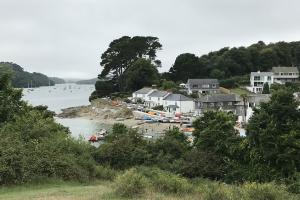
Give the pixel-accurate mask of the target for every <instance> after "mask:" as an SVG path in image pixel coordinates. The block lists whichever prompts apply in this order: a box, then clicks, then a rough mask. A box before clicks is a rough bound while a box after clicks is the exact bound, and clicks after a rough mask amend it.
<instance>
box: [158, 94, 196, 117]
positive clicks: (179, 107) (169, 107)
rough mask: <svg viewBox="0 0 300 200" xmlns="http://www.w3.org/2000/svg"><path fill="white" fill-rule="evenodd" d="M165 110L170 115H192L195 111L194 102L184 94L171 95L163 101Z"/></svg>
mask: <svg viewBox="0 0 300 200" xmlns="http://www.w3.org/2000/svg"><path fill="white" fill-rule="evenodd" d="M163 106H164V109H165V110H166V111H168V112H170V113H174V114H175V113H190V112H194V110H195V103H194V100H193V99H191V98H188V97H186V96H184V95H182V94H169V95H167V96H166V97H165V98H164V99H163Z"/></svg>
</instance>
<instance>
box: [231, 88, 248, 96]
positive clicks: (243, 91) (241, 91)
mask: <svg viewBox="0 0 300 200" xmlns="http://www.w3.org/2000/svg"><path fill="white" fill-rule="evenodd" d="M230 92H231V93H233V94H238V95H242V94H253V93H252V92H250V91H249V90H247V89H246V88H233V89H231V90H230Z"/></svg>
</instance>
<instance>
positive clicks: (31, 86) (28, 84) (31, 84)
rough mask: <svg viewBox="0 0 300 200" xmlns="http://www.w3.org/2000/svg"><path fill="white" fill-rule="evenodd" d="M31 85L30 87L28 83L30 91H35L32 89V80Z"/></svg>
mask: <svg viewBox="0 0 300 200" xmlns="http://www.w3.org/2000/svg"><path fill="white" fill-rule="evenodd" d="M30 83H31V85H30V87H29V83H28V90H29V91H34V89H33V87H32V80H31V81H30Z"/></svg>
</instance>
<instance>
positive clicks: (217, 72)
mask: <svg viewBox="0 0 300 200" xmlns="http://www.w3.org/2000/svg"><path fill="white" fill-rule="evenodd" d="M210 77H211V78H216V79H224V78H225V72H224V71H221V70H219V69H213V70H212V71H211V72H210Z"/></svg>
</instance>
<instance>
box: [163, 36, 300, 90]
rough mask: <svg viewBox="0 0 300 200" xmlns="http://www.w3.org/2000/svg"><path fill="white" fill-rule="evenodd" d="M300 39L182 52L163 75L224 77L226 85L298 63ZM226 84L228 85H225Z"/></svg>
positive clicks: (178, 79)
mask: <svg viewBox="0 0 300 200" xmlns="http://www.w3.org/2000/svg"><path fill="white" fill-rule="evenodd" d="M299 57H300V42H290V43H286V42H278V43H270V44H268V45H267V44H265V43H264V42H262V41H259V42H258V43H256V44H252V45H250V46H249V47H238V48H236V47H234V48H228V47H225V48H222V49H220V50H219V51H213V52H210V53H208V54H206V55H203V56H201V57H197V56H196V55H194V54H189V53H185V54H181V55H179V56H178V57H177V58H176V60H175V63H174V65H173V67H171V68H170V70H169V73H165V74H164V77H165V78H167V79H171V80H173V81H175V82H177V81H183V82H185V81H186V80H187V79H188V78H218V79H225V78H226V80H224V85H231V86H233V85H236V84H233V81H232V80H230V78H232V77H235V76H242V75H249V73H250V72H252V71H258V70H260V71H270V70H271V68H272V67H276V66H279V65H280V66H299V65H300V64H299V63H300V59H299ZM225 83H226V84H225Z"/></svg>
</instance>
